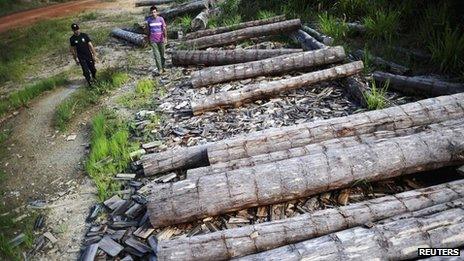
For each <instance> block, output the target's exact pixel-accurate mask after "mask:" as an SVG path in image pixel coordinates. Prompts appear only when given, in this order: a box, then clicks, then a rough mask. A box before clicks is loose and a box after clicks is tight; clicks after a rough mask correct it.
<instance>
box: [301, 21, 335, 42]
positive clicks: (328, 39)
mask: <svg viewBox="0 0 464 261" xmlns="http://www.w3.org/2000/svg"><path fill="white" fill-rule="evenodd" d="M301 29H302V30H303V31H305V32H306V33H308V34H309V35H311V36H312V37H314V38H315V39H316V40H318V41H319V42H321V43H323V44H325V45H332V44H333V41H334V39H333V38H332V37H330V36H327V35H324V34H321V33H319V32H318V31H316V30H314V29H313V28H311V27H309V26H306V25H305V26H302V27H301Z"/></svg>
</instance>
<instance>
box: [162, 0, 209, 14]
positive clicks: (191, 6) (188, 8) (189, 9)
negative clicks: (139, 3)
mask: <svg viewBox="0 0 464 261" xmlns="http://www.w3.org/2000/svg"><path fill="white" fill-rule="evenodd" d="M206 8H208V7H207V4H206V2H205V1H203V0H200V1H192V2H187V3H185V4H182V5H179V6H175V7H173V8H171V9H168V10H163V11H161V12H160V13H159V15H160V16H161V17H163V18H164V19H171V18H174V17H176V16H179V15H183V14H186V13H194V12H198V11H201V10H203V9H206Z"/></svg>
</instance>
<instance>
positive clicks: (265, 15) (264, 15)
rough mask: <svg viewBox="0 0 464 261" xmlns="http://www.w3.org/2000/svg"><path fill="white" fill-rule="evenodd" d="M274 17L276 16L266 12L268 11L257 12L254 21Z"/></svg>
mask: <svg viewBox="0 0 464 261" xmlns="http://www.w3.org/2000/svg"><path fill="white" fill-rule="evenodd" d="M274 16H276V14H275V13H274V12H272V11H268V10H259V11H258V14H257V15H256V19H259V20H261V19H269V18H271V17H274Z"/></svg>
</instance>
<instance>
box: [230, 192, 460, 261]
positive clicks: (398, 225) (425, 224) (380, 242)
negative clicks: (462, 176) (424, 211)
mask: <svg viewBox="0 0 464 261" xmlns="http://www.w3.org/2000/svg"><path fill="white" fill-rule="evenodd" d="M463 203H464V201H463V200H462V199H461V200H456V201H453V202H451V203H450V206H448V207H449V209H447V210H443V211H441V212H438V213H435V214H430V215H424V216H417V217H414V216H413V217H409V218H404V219H401V220H395V221H390V222H379V223H376V224H374V225H373V226H372V227H370V228H367V227H354V228H351V229H347V230H342V231H340V232H336V233H333V234H329V235H326V236H322V237H318V238H314V239H310V240H307V241H303V242H300V243H297V244H290V245H287V246H284V247H280V248H276V249H273V250H269V251H265V252H261V253H258V254H255V255H250V256H246V257H243V258H239V259H238V260H279V261H280V260H302V259H304V260H316V259H317V260H352V259H353V260H404V259H413V258H417V256H418V252H417V249H418V248H432V247H433V248H454V247H460V246H462V245H463V244H464V209H463V207H462V205H463Z"/></svg>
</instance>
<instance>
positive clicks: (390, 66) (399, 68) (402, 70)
mask: <svg viewBox="0 0 464 261" xmlns="http://www.w3.org/2000/svg"><path fill="white" fill-rule="evenodd" d="M354 55H355V56H356V57H357V58H358V59H361V60H362V59H364V58H365V57H366V55H365V54H364V51H363V50H356V51H355V52H354ZM368 57H369V58H370V59H369V61H371V62H372V63H373V64H375V65H377V66H380V67H383V68H385V70H387V71H389V72H392V73H396V74H401V75H403V74H408V73H410V72H411V69H409V68H407V67H405V66H403V65H399V64H396V63H394V62H389V61H385V60H384V59H382V58H380V57H377V56H373V55H368Z"/></svg>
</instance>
